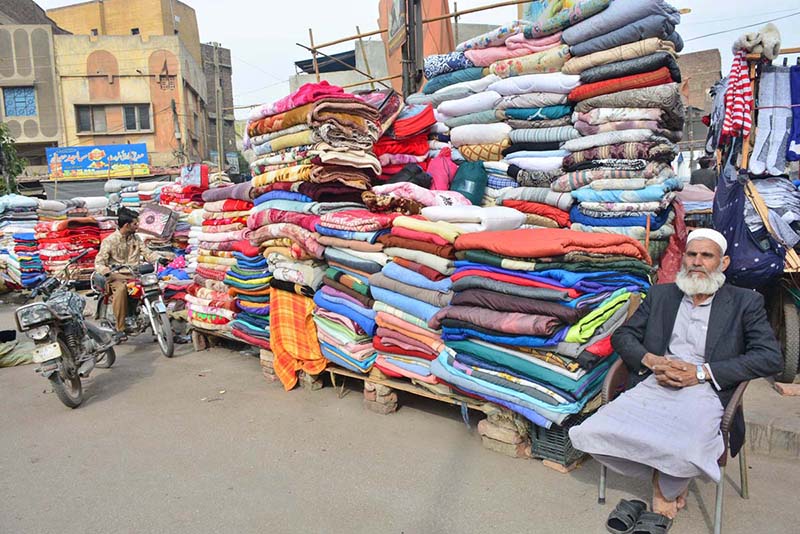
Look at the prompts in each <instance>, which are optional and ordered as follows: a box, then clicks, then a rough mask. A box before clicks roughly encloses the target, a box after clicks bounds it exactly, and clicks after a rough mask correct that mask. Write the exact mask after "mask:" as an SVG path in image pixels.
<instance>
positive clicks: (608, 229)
mask: <svg viewBox="0 0 800 534" xmlns="http://www.w3.org/2000/svg"><path fill="white" fill-rule="evenodd" d="M573 228H574V229H575V230H578V231H581V232H594V233H596V234H605V235H608V234H613V235H622V236H626V237H629V238H632V239H636V240H638V241H640V242H644V241H646V240H650V245H651V247H652V246H653V244H654V242H658V241H661V240H669V239H670V237H671V236H672V235H673V234H674V233H675V228H674V227H672V226H670V225H668V224H667V225H664V226H662V227H661V228H659V229H658V230H651V231H650V232H648V231H647V228H645V227H644V226H591V225H587V224H580V223H575V225H574V226H573ZM651 250H652V248H651Z"/></svg>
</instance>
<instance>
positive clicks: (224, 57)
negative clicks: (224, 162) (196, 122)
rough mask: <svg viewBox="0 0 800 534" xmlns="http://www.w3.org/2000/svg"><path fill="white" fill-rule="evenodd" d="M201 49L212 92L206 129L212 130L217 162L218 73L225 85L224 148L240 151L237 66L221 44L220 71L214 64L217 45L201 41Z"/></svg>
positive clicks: (211, 150)
mask: <svg viewBox="0 0 800 534" xmlns="http://www.w3.org/2000/svg"><path fill="white" fill-rule="evenodd" d="M200 51H201V53H202V56H203V72H204V74H205V77H206V95H208V100H206V110H207V116H208V123H207V125H206V131H207V132H208V150H209V155H210V157H209V159H210V160H212V161H216V158H215V157H214V155H215V154H216V153H217V111H216V109H217V108H216V106H217V92H216V76H217V75H219V81H220V86H221V88H222V120H223V122H222V150H223V151H224V152H225V153H226V154H230V153H235V152H236V151H237V148H236V129H235V120H236V118H235V117H234V115H233V68H232V65H231V51H230V50H229V49H227V48H222V47H221V46H217V63H218V65H219V66H218V69H219V70H217V67H215V63H214V45H213V44H211V43H209V44H201V45H200ZM217 73H218V74H217ZM228 159H231V158H228Z"/></svg>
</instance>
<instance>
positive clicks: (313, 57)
mask: <svg viewBox="0 0 800 534" xmlns="http://www.w3.org/2000/svg"><path fill="white" fill-rule="evenodd" d="M308 40H309V41H310V42H311V48H310V50H311V61H312V62H313V63H314V74H316V75H317V83H319V64H318V63H317V49H316V48H314V32H313V30H312V29H311V28H309V29H308Z"/></svg>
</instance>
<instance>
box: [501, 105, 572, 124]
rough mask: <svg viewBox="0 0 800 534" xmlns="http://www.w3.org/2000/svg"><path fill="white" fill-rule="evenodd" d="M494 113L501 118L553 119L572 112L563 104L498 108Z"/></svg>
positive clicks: (524, 119) (525, 119)
mask: <svg viewBox="0 0 800 534" xmlns="http://www.w3.org/2000/svg"><path fill="white" fill-rule="evenodd" d="M496 113H497V116H498V117H499V118H500V119H502V120H521V121H537V120H553V119H559V118H561V117H564V116H568V115H570V114H571V113H572V108H571V107H569V106H565V105H559V106H546V107H538V108H508V109H505V110H498V111H497V112H496Z"/></svg>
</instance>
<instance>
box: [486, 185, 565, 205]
mask: <svg viewBox="0 0 800 534" xmlns="http://www.w3.org/2000/svg"><path fill="white" fill-rule="evenodd" d="M497 200H498V203H502V201H504V200H524V201H527V202H539V203H542V204H548V205H550V206H554V207H556V208H558V209H560V210H565V211H566V210H569V209H570V207H571V206H572V204H573V203H574V200H573V198H572V196H571V195H569V194H568V193H558V192H555V191H551V190H550V189H547V188H544V187H515V188H512V189H506V190H504V191H503V192H502V193H501V194H500V196H498V197H497Z"/></svg>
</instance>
